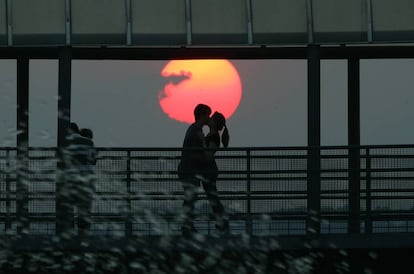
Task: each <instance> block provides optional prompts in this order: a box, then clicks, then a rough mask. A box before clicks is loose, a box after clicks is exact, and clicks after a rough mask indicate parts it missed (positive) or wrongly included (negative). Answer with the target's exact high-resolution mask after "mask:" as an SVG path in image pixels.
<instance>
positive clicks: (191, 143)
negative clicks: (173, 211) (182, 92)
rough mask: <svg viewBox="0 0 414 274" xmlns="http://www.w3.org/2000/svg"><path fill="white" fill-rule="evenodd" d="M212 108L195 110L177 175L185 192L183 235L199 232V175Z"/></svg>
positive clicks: (203, 160)
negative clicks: (197, 176)
mask: <svg viewBox="0 0 414 274" xmlns="http://www.w3.org/2000/svg"><path fill="white" fill-rule="evenodd" d="M210 114H211V108H210V107H209V106H207V105H205V104H198V105H197V106H196V107H195V108H194V119H195V122H194V123H192V124H191V125H190V126H189V127H188V129H187V131H186V133H185V137H184V141H183V146H182V152H181V159H180V162H179V164H178V168H177V174H178V177H179V178H180V180H181V182H182V186H183V190H184V201H183V214H184V220H183V224H182V226H181V231H182V234H183V235H188V234H190V233H193V232H197V230H196V229H195V227H194V218H195V212H194V210H195V207H194V205H195V202H196V200H197V188H198V187H199V186H200V179H198V178H196V175H197V174H203V170H204V169H205V165H206V163H207V162H206V160H207V157H208V155H207V154H206V150H205V148H206V142H205V139H204V133H203V127H204V126H205V125H207V123H208V122H209V120H210Z"/></svg>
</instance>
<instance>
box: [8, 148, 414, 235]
mask: <svg viewBox="0 0 414 274" xmlns="http://www.w3.org/2000/svg"><path fill="white" fill-rule="evenodd" d="M312 149H316V150H317V151H318V156H319V162H320V169H319V171H318V174H319V181H317V182H315V181H313V182H311V181H310V180H309V176H308V174H309V170H308V167H309V166H311V167H312V166H313V165H309V163H308V157H309V156H308V155H309V150H310V148H308V147H283V148H281V147H278V148H274V147H266V148H264V147H263V148H261V147H250V148H226V149H221V150H219V151H218V152H217V163H218V166H219V169H220V175H219V179H218V182H217V187H218V190H219V196H220V198H221V200H222V201H223V204H224V206H225V209H226V211H227V212H228V213H229V215H230V226H231V237H233V236H234V237H237V236H241V235H250V236H257V237H266V236H279V237H281V236H292V237H299V238H300V237H306V236H309V235H314V236H315V235H322V236H327V235H330V236H335V237H336V236H338V237H341V235H342V236H344V235H348V234H355V233H356V234H361V235H365V234H366V235H367V236H368V235H387V234H396V233H398V234H401V233H412V232H414V199H413V198H414V145H401V146H360V147H346V146H344V147H318V148H312ZM98 150H99V154H98V155H99V158H98V161H97V165H96V176H97V180H96V184H95V186H96V195H95V199H94V201H93V206H92V212H91V217H92V219H93V224H92V227H91V232H90V234H91V236H94V237H95V236H108V237H121V238H122V237H128V238H131V237H138V238H139V237H141V238H142V237H147V236H163V235H169V236H177V237H179V236H180V235H181V231H180V225H181V223H180V221H181V220H180V211H181V206H182V199H183V198H182V196H183V193H182V187H181V184H180V181H179V180H178V177H177V174H176V168H177V165H178V162H179V159H180V153H181V151H180V150H181V149H179V148H98ZM355 151H357V152H358V161H359V167H357V168H356V169H354V168H350V166H351V165H350V160H351V154H352V153H353V152H355ZM17 155H18V154H17V151H16V148H1V149H0V180H1V181H0V189H1V196H0V199H1V200H0V212H1V215H0V235H3V236H4V235H8V236H10V237H11V236H13V235H15V236H16V235H20V234H21V233H24V234H25V235H26V234H28V235H30V237H31V238H36V237H41V238H48V237H52V236H53V235H55V234H57V231H56V223H57V222H58V221H59V220H56V194H57V193H56V178H57V158H56V149H55V148H30V149H29V152H28V155H29V157H28V159H18V157H17ZM312 159H313V158H312ZM355 179H357V180H358V185H359V187H358V189H356V190H355V189H352V187H350V185H351V184H352V182H351V181H352V180H355ZM200 191H201V189H200ZM199 197H200V200H199V201H198V202H197V205H196V207H197V209H198V212H199V214H198V219H197V222H196V224H195V225H196V228H197V229H198V230H199V232H200V234H202V235H206V236H208V235H215V227H214V218H213V217H212V216H210V213H211V210H210V207H209V204H208V201H207V200H206V197H205V196H204V195H203V192H202V191H201V193H200V196H199ZM355 197H356V198H355ZM355 205H357V206H358V207H357V208H355ZM75 214H76V212H75ZM353 223H357V224H358V227H359V229H358V230H357V231H352V228H351V227H352V224H353ZM75 226H76V224H75Z"/></svg>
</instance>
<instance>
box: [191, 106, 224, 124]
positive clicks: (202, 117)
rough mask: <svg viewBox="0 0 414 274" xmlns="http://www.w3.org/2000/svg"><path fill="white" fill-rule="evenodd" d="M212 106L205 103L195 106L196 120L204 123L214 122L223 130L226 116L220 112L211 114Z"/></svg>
mask: <svg viewBox="0 0 414 274" xmlns="http://www.w3.org/2000/svg"><path fill="white" fill-rule="evenodd" d="M210 115H211V108H210V107H209V106H207V105H204V104H198V105H197V106H196V107H195V108H194V118H195V120H196V122H199V123H201V124H203V125H206V124H211V123H214V126H215V127H217V129H218V130H222V129H223V128H224V127H225V125H226V118H225V117H224V115H223V114H221V113H220V112H217V111H216V112H214V113H213V115H211V117H210Z"/></svg>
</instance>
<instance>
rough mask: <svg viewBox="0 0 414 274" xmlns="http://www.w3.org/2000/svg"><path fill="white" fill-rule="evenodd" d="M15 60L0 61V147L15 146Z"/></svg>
mask: <svg viewBox="0 0 414 274" xmlns="http://www.w3.org/2000/svg"><path fill="white" fill-rule="evenodd" d="M16 69H17V64H16V60H0V147H7V146H16V120H17V119H16V118H17V117H16V114H17V113H16V105H17V96H16V89H17V75H16Z"/></svg>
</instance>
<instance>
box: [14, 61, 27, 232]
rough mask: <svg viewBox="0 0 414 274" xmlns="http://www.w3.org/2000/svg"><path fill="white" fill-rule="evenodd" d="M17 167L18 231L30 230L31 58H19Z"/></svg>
mask: <svg viewBox="0 0 414 274" xmlns="http://www.w3.org/2000/svg"><path fill="white" fill-rule="evenodd" d="M17 130H18V132H19V134H17V163H18V164H17V168H16V175H17V178H16V216H17V233H26V232H27V231H28V225H29V222H28V217H29V216H28V202H29V201H28V193H27V183H28V171H29V170H28V169H29V58H28V57H27V56H20V57H18V58H17Z"/></svg>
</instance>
